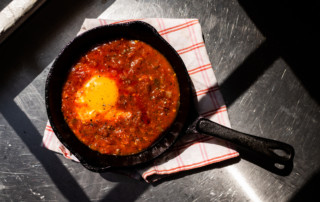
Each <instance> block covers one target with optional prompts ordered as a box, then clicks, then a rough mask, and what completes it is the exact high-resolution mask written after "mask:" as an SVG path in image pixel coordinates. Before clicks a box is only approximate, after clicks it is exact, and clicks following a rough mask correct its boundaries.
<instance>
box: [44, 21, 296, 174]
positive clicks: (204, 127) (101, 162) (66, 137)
mask: <svg viewBox="0 0 320 202" xmlns="http://www.w3.org/2000/svg"><path fill="white" fill-rule="evenodd" d="M119 38H126V39H135V40H141V41H144V42H146V43H148V44H149V45H151V46H152V47H153V48H155V49H157V50H158V51H159V52H161V53H162V54H163V55H164V56H165V57H166V58H167V59H168V61H169V62H170V63H171V65H172V67H173V68H174V70H175V72H176V74H177V78H178V82H179V86H180V95H181V96H180V107H179V110H178V114H177V117H176V119H175V121H174V123H173V124H172V125H171V126H170V128H168V129H167V130H166V131H165V132H164V133H163V134H161V136H160V137H159V139H158V140H157V141H156V142H155V143H154V144H153V145H152V146H150V147H149V148H148V149H146V150H144V151H142V152H140V153H138V154H134V155H127V156H116V155H103V154H100V153H98V152H96V151H93V150H91V149H89V147H87V146H86V145H84V144H83V143H81V142H80V141H79V140H78V139H77V138H76V136H75V135H74V134H73V133H72V131H71V130H70V128H69V127H68V125H67V124H66V122H65V121H64V118H63V114H62V112H61V110H60V109H61V93H62V86H63V84H64V82H65V80H66V77H67V75H68V73H69V70H70V69H71V67H72V66H73V65H74V64H75V63H76V62H77V60H78V59H79V58H80V57H81V56H82V55H84V54H85V53H86V52H88V51H89V50H91V49H92V48H93V47H95V46H97V45H99V44H102V43H104V42H107V41H111V40H114V39H119ZM192 97H193V96H192V83H191V81H190V78H189V75H188V72H187V71H186V67H185V65H184V63H183V61H182V60H181V58H180V56H179V55H178V54H177V52H176V51H175V50H174V49H173V48H172V47H171V46H170V45H169V44H168V43H167V42H166V41H165V40H164V39H163V38H162V37H161V36H160V35H159V34H158V32H157V31H156V30H155V29H154V28H153V27H152V26H151V25H149V24H147V23H144V22H139V21H136V22H131V23H124V24H116V25H107V26H102V27H97V28H94V29H92V30H90V31H87V32H85V33H83V34H82V35H79V36H78V37H76V38H75V39H74V40H73V41H72V42H70V43H69V44H68V45H67V46H66V47H65V48H64V50H63V51H62V52H61V53H60V54H59V56H58V57H57V59H56V60H55V62H54V64H53V65H52V68H51V70H50V72H49V74H48V77H47V81H46V88H45V100H46V108H47V113H48V117H49V121H50V123H51V126H52V129H53V131H54V132H55V134H56V135H57V137H58V138H59V140H60V141H61V143H62V144H63V145H65V146H66V147H67V148H68V149H69V150H70V151H71V152H72V153H73V154H74V155H75V156H76V157H77V158H78V159H79V160H80V162H81V163H82V165H83V166H84V167H86V168H87V169H89V170H92V171H96V172H103V171H105V170H106V169H108V168H110V167H124V166H133V165H137V164H141V163H146V162H148V161H151V160H153V159H155V158H156V157H158V156H159V155H161V154H162V153H164V152H165V151H167V150H168V149H169V148H170V147H171V146H172V145H173V144H174V143H175V141H176V140H177V138H178V137H179V134H183V133H185V132H192V133H194V132H197V133H199V132H200V133H204V134H207V135H212V136H216V137H219V138H222V139H225V140H227V141H229V142H232V143H234V144H237V145H240V146H242V147H245V148H247V149H248V150H251V151H253V152H255V153H256V154H258V155H259V156H260V157H261V158H265V159H268V160H269V161H272V162H274V163H278V164H287V163H288V162H289V163H290V162H292V160H293V156H294V149H293V148H292V147H291V146H290V145H288V144H285V143H281V142H278V141H274V140H269V139H265V138H261V137H255V136H252V135H247V134H244V133H241V132H237V131H235V130H231V129H228V128H226V127H223V126H221V125H219V124H216V123H213V122H211V121H209V120H207V119H205V118H202V117H199V116H196V117H195V118H193V119H194V121H193V123H192V122H190V121H189V120H190V117H193V114H194V113H193V112H194V111H195V110H194V108H195V107H194V103H193V102H192ZM188 117H189V118H188ZM190 123H191V124H190Z"/></svg>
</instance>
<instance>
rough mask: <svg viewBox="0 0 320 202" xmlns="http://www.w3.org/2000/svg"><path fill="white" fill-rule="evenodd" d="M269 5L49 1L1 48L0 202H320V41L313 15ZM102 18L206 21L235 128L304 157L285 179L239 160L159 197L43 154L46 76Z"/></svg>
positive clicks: (170, 181) (189, 176)
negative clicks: (319, 200) (89, 23)
mask: <svg viewBox="0 0 320 202" xmlns="http://www.w3.org/2000/svg"><path fill="white" fill-rule="evenodd" d="M265 4H267V5H265ZM265 4H261V5H255V4H252V3H251V4H246V3H245V2H244V1H223V0H220V1H219V0H216V1H214V0H206V1H201V3H200V1H196V0H194V1H192V0H189V1H183V0H179V1H169V0H166V1H160V0H159V1H157V0H152V1H142V0H138V1H133V0H132V1H125V0H118V1H105V0H103V1H94V2H93V1H75V0H74V1H62V0H58V1H47V2H46V3H45V4H44V5H43V7H42V8H41V9H40V10H38V11H37V12H36V13H35V14H34V15H32V16H31V17H30V18H29V19H28V20H27V21H26V22H25V23H24V24H23V25H22V26H21V27H20V28H19V29H18V30H16V31H15V32H14V33H13V34H12V35H11V36H10V37H9V38H8V39H7V40H6V41H5V42H4V43H3V44H1V46H0V61H1V63H0V72H1V73H0V86H1V87H0V138H1V141H0V154H1V155H0V158H1V161H0V201H34V200H48V201H49V200H50V201H90V200H91V201H100V200H105V201H115V200H124V201H259V200H261V201H288V200H300V201H301V200H302V199H305V198H304V197H306V196H311V197H313V199H316V195H313V194H315V193H316V191H315V189H316V188H315V187H317V186H318V187H319V176H320V172H319V171H320V158H319V156H320V147H319V143H320V136H319V135H318V134H319V130H320V124H319V120H320V107H319V99H318V98H319V97H318V94H319V93H318V92H317V89H316V87H318V86H319V85H318V86H314V84H317V83H318V82H317V80H316V79H315V77H316V74H315V72H314V71H315V69H317V68H315V67H317V66H316V64H318V62H316V57H314V56H315V55H316V53H317V52H312V51H311V47H314V46H316V45H317V44H316V41H317V40H318V39H317V37H318V36H319V35H317V34H315V32H314V30H313V29H314V27H316V26H315V25H316V24H315V19H318V18H315V16H314V13H315V11H316V10H317V7H316V6H314V5H311V4H307V5H300V4H299V5H292V4H293V3H292V4H290V5H287V4H283V5H279V3H278V4H272V3H271V2H270V1H268V3H265ZM263 8H265V9H266V10H268V12H264V10H263ZM303 10H307V12H306V13H307V14H304V13H302V12H300V11H303ZM103 11H105V13H104V16H106V17H108V18H111V19H119V18H121V19H123V18H142V17H143V18H147V17H167V18H170V17H176V18H178V17H179V18H187V17H188V18H191V17H192V18H199V21H200V23H201V25H202V29H203V35H204V38H205V43H206V48H207V50H208V53H209V56H210V59H211V62H212V66H213V68H214V70H215V73H216V76H217V79H218V81H219V84H220V87H221V91H222V94H223V96H224V98H225V100H226V103H227V105H228V112H229V116H230V119H231V124H232V127H233V128H234V129H236V130H240V131H242V132H245V133H250V134H255V135H258V136H261V137H266V138H272V139H276V140H280V141H283V142H287V143H289V144H291V145H292V146H293V147H294V148H295V151H296V155H295V160H294V165H293V171H292V172H291V173H290V174H289V175H288V176H281V175H277V174H275V173H272V172H270V171H268V170H267V169H266V168H263V165H262V164H259V162H258V165H256V164H254V163H252V162H255V160H257V159H254V158H252V157H250V156H246V155H243V154H242V157H243V158H241V159H235V160H231V161H227V162H223V163H219V164H216V165H212V166H208V167H205V168H201V169H197V170H194V171H190V172H184V173H180V174H177V175H174V176H173V177H169V178H167V179H165V180H162V181H160V182H158V183H156V184H152V185H151V184H146V183H144V182H140V181H136V180H133V179H131V178H129V177H126V176H122V175H119V174H114V173H105V174H97V173H92V172H90V171H88V170H86V169H85V168H83V167H82V166H81V165H80V164H78V163H75V162H72V161H70V160H66V159H64V158H63V157H62V156H60V155H56V154H54V153H53V152H50V151H47V150H46V149H44V148H42V147H40V144H41V138H42V133H43V131H44V128H45V124H46V120H47V116H46V113H45V106H44V82H45V78H46V75H47V73H48V68H46V67H47V66H48V64H49V63H50V62H51V61H53V59H54V58H55V57H56V55H57V54H58V53H59V51H60V50H61V49H62V48H63V47H64V46H65V45H66V44H67V43H68V42H69V41H70V40H71V39H72V38H73V37H74V36H75V35H76V33H77V31H78V30H79V28H80V25H81V23H82V21H83V19H84V18H85V17H92V18H93V17H97V16H99V15H100V14H101V13H102V12H103ZM298 11H299V12H298ZM282 17H283V18H282ZM255 163H256V162H255ZM259 165H261V166H262V167H261V166H259Z"/></svg>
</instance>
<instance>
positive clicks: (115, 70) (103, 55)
mask: <svg viewBox="0 0 320 202" xmlns="http://www.w3.org/2000/svg"><path fill="white" fill-rule="evenodd" d="M179 100H180V92H179V85H178V82H177V78H176V75H175V72H174V70H173V69H172V67H171V65H170V64H169V62H168V61H167V60H166V58H165V57H164V56H163V55H162V54H161V53H159V52H158V51H157V50H155V49H154V48H152V47H151V46H150V45H148V44H146V43H144V42H142V41H137V40H127V39H118V40H114V41H110V42H107V43H105V44H102V45H99V46H97V47H95V48H94V49H92V50H91V51H89V52H88V53H87V54H86V55H84V56H83V57H81V59H80V60H79V61H78V62H77V63H76V64H75V65H74V66H73V68H72V69H71V71H70V73H69V75H68V78H67V80H66V82H65V84H64V87H63V92H62V108H61V110H62V112H63V115H64V118H65V120H66V122H67V124H68V125H69V127H70V129H71V130H72V131H73V133H74V134H75V135H76V136H77V138H78V139H79V140H80V141H82V142H83V143H84V144H86V145H87V146H89V147H90V148H91V149H92V150H96V151H98V152H100V153H102V154H112V155H130V154H135V153H138V152H140V151H142V150H145V149H146V148H148V147H149V146H150V145H152V143H154V142H155V141H156V140H157V138H158V137H159V136H160V135H161V134H162V132H163V131H165V130H166V129H167V128H168V127H169V126H170V125H171V124H172V123H173V121H174V119H175V117H176V114H177V111H178V108H179Z"/></svg>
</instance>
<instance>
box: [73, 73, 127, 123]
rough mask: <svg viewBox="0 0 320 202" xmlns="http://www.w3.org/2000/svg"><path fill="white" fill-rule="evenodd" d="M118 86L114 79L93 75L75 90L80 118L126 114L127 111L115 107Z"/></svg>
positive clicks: (115, 116)
mask: <svg viewBox="0 0 320 202" xmlns="http://www.w3.org/2000/svg"><path fill="white" fill-rule="evenodd" d="M118 95H119V93H118V87H117V84H116V82H115V81H114V80H112V79H110V78H108V77H104V76H99V75H96V76H93V77H92V78H91V79H90V80H89V81H88V82H86V83H85V84H84V85H83V87H82V88H80V89H79V90H78V91H77V94H76V100H75V102H76V103H77V104H78V106H77V107H76V108H77V110H76V111H77V114H78V117H79V118H80V119H81V120H90V119H92V118H95V117H96V116H97V114H100V115H101V114H102V115H104V117H105V118H106V119H111V118H112V117H113V118H117V117H119V116H124V115H126V116H128V114H126V113H127V112H122V111H119V110H117V109H116V107H115V104H116V102H117V99H118Z"/></svg>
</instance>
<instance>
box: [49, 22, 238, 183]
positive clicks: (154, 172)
mask: <svg viewBox="0 0 320 202" xmlns="http://www.w3.org/2000/svg"><path fill="white" fill-rule="evenodd" d="M136 20H139V21H144V22H146V23H149V24H151V25H152V26H153V27H154V28H156V29H157V30H158V32H159V34H160V35H161V36H162V37H163V38H164V39H166V40H167V41H168V42H169V43H170V44H171V46H172V47H173V48H175V50H176V51H177V52H178V53H179V55H180V56H181V58H182V60H183V62H184V63H185V66H186V67H187V70H188V73H189V75H190V78H191V80H192V82H193V84H194V87H195V90H196V96H197V98H198V100H201V105H200V106H197V110H198V112H199V114H201V115H202V116H204V117H206V118H208V119H210V120H212V121H214V122H217V123H219V124H221V125H224V126H227V127H230V122H229V117H228V113H227V109H226V106H225V104H224V101H223V98H222V95H221V93H220V91H219V88H218V84H217V80H216V78H215V75H214V72H213V69H212V66H211V64H210V61H209V58H208V54H207V51H206V48H205V44H204V41H203V37H202V31H201V26H200V24H199V21H198V20H197V19H166V18H148V19H130V20H121V21H115V20H106V19H86V20H85V21H84V23H83V25H82V27H81V30H80V32H79V34H81V33H82V32H85V31H87V30H89V29H92V28H94V27H97V26H101V25H107V24H117V23H125V22H130V21H136ZM43 146H44V147H45V148H48V149H50V150H53V151H55V152H58V153H62V154H63V155H64V156H65V157H66V158H68V159H72V160H74V161H78V159H76V157H75V156H73V155H72V154H71V153H70V152H69V150H68V149H66V148H65V147H64V146H63V145H62V144H61V143H60V141H59V140H58V139H57V137H56V136H55V134H54V133H53V131H52V128H51V126H50V123H49V122H48V124H47V126H46V129H45V131H44V136H43ZM237 156H239V153H238V152H236V151H234V150H233V149H231V148H230V147H229V146H228V144H227V143H226V142H224V141H221V140H218V139H216V138H214V137H210V136H206V135H202V134H186V135H183V136H181V137H180V138H179V140H178V141H177V143H176V144H175V145H174V146H173V148H172V149H171V150H170V151H169V152H166V154H164V155H162V157H161V158H158V159H157V160H156V161H155V162H153V164H152V165H149V166H146V167H144V168H143V169H139V170H137V172H138V173H139V174H140V176H142V178H143V179H144V180H145V181H147V182H154V181H156V180H158V179H160V178H162V177H165V176H168V175H170V174H173V173H177V172H180V171H185V170H190V169H194V168H199V167H202V166H206V165H209V164H212V163H216V162H220V161H223V160H226V159H230V158H233V157H237Z"/></svg>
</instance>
